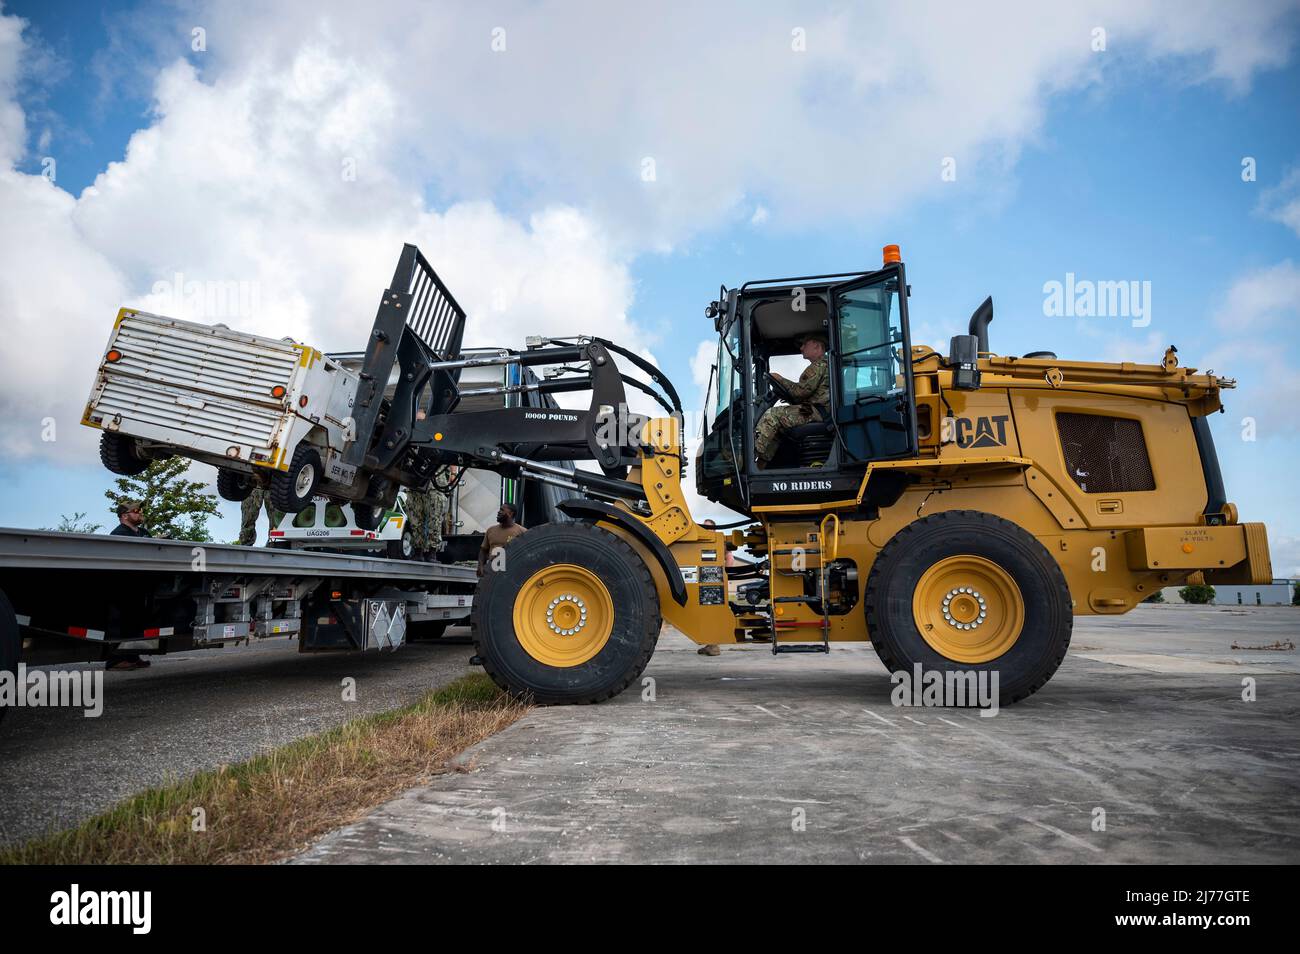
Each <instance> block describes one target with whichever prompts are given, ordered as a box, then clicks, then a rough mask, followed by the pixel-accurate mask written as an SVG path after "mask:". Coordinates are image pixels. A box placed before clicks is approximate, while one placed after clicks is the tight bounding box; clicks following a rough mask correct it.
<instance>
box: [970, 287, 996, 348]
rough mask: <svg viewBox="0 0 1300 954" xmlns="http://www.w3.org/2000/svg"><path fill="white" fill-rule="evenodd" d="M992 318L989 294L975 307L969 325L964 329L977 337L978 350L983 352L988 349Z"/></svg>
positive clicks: (991, 299)
mask: <svg viewBox="0 0 1300 954" xmlns="http://www.w3.org/2000/svg"><path fill="white" fill-rule="evenodd" d="M992 320H993V296H992V295H990V296H989V297H988V298H985V299H984V304H982V305H980V306H979V307H978V308H976V309H975V313H974V314H973V315H971V316H970V325H969V326H968V327H967V329H966V331H967V333H968V334H972V335H974V336H975V337H976V338H978V339H979V343H980V351H982V352H984V353H985V354H987V353H988V350H989V322H990V321H992Z"/></svg>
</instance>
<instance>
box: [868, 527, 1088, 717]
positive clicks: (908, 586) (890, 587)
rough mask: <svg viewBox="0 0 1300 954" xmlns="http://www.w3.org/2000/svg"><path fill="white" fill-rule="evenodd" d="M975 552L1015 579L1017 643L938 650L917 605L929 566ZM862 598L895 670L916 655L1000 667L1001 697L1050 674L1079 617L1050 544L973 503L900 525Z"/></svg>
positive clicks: (1019, 693) (1018, 694) (956, 664)
mask: <svg viewBox="0 0 1300 954" xmlns="http://www.w3.org/2000/svg"><path fill="white" fill-rule="evenodd" d="M971 557H975V558H980V559H982V560H985V561H988V562H989V563H992V564H994V565H995V566H996V567H997V568H999V569H1000V570H1001V571H1002V573H1004V574H1005V575H1006V576H1007V577H1009V578H1010V579H1011V580H1012V581H1014V583H1015V586H1016V587H1017V588H1018V589H1019V594H1020V601H1021V602H1020V605H1021V609H1022V612H1023V624H1022V625H1021V626H1020V628H1019V635H1018V637H1016V638H1015V641H1014V643H1012V644H1011V645H1010V646H1009V647H1008V648H1006V649H1005V651H1003V652H1001V654H1000V655H998V656H997V657H996V658H993V659H990V660H988V661H984V662H971V661H961V660H954V659H951V658H948V657H947V656H945V655H943V654H941V653H940V652H939V651H938V650H936V648H935V647H934V646H932V645H931V643H930V642H927V640H926V639H925V637H923V636H922V635H921V631H920V628H919V626H918V624H917V617H916V614H915V612H914V607H913V596H914V594H916V593H917V591H918V584H919V583H921V581H922V578H923V577H924V576H925V574H926V573H927V571H929V570H930V569H931V568H932V567H936V565H938V564H939V563H940V562H941V561H944V560H946V559H949V558H957V560H958V561H960V560H963V559H969V558H971ZM863 605H864V610H865V612H866V618H867V633H868V635H869V637H870V639H871V644H872V646H874V647H875V650H876V654H877V655H879V656H880V660H881V662H883V663H884V664H885V666H886V667H887V668H888V669H889V671H890V672H906V673H908V674H909V675H911V674H912V673H913V672H914V669H913V667H914V666H915V665H916V664H918V663H919V664H920V665H921V667H922V670H923V671H924V672H929V671H932V670H938V671H940V672H952V671H962V672H970V671H974V672H980V671H988V672H996V673H997V674H998V695H999V704H1000V705H1010V704H1011V703H1014V702H1018V701H1020V700H1021V699H1024V698H1025V697H1027V696H1029V695H1032V694H1033V693H1034V692H1036V691H1037V690H1038V689H1040V688H1042V686H1043V685H1044V684H1045V683H1046V682H1047V681H1048V680H1049V679H1051V678H1052V674H1053V673H1055V672H1056V670H1057V668H1058V667H1059V666H1060V665H1061V662H1062V661H1063V660H1064V659H1065V654H1066V651H1067V650H1068V649H1069V648H1070V633H1071V629H1072V628H1073V625H1074V614H1073V607H1072V604H1071V600H1070V588H1069V586H1068V585H1067V583H1066V581H1065V575H1064V574H1063V573H1062V572H1061V568H1060V566H1059V565H1058V564H1057V562H1056V561H1055V560H1054V559H1053V558H1052V555H1051V554H1050V553H1049V552H1048V551H1047V549H1046V548H1045V547H1044V546H1043V545H1042V544H1041V543H1039V542H1038V540H1037V539H1035V538H1034V536H1033V535H1031V534H1030V533H1028V532H1027V531H1025V530H1024V529H1023V528H1021V527H1019V526H1017V525H1016V524H1014V523H1012V522H1011V521H1009V520H1004V519H1003V518H1001V517H997V516H994V515H993V514H989V513H982V512H980V511H976V510H951V511H947V512H945V513H936V514H933V515H931V516H929V517H925V518H923V519H921V520H917V521H915V522H914V523H910V524H908V525H907V526H906V527H904V528H903V529H901V530H899V531H898V533H897V534H895V535H894V537H893V539H891V540H890V541H889V542H888V543H887V544H886V545H885V546H884V548H883V549H881V551H880V553H879V554H878V555H877V557H876V560H875V562H874V563H873V564H872V567H871V572H870V574H868V576H867V585H866V592H865V595H864V598H863ZM945 605H946V604H945ZM979 619H980V620H981V623H982V621H983V616H981V617H979ZM989 622H990V623H995V622H996V621H995V620H992V619H990V620H989ZM940 625H942V621H940Z"/></svg>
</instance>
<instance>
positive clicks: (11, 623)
mask: <svg viewBox="0 0 1300 954" xmlns="http://www.w3.org/2000/svg"><path fill="white" fill-rule="evenodd" d="M21 651H22V645H21V644H20V642H19V640H18V617H17V616H16V615H14V608H13V605H12V604H11V603H10V602H9V597H7V596H5V594H4V591H3V590H0V672H7V673H9V678H10V679H11V680H14V682H13V685H14V687H15V688H17V687H18V683H17V678H18V655H19V653H20V652H21ZM7 709H8V706H5V705H2V704H0V719H3V718H4V717H5V711H6V710H7Z"/></svg>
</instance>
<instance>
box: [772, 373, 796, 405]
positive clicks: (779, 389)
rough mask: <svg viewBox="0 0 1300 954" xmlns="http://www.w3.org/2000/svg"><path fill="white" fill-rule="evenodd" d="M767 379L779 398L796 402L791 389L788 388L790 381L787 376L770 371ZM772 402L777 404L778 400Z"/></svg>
mask: <svg viewBox="0 0 1300 954" xmlns="http://www.w3.org/2000/svg"><path fill="white" fill-rule="evenodd" d="M767 380H768V383H769V384H771V385H772V391H773V393H775V394H776V396H777V397H778V398H780V399H781V400H783V401H786V402H788V403H794V401H793V399H792V398H791V397H790V391H789V390H788V388H789V383H788V382H787V381H786V379H785V378H783V377H782V376H781V375H780V374H778V373H777V372H775V371H769V372H768V373H767ZM772 403H773V404H775V403H776V402H775V401H773V402H772Z"/></svg>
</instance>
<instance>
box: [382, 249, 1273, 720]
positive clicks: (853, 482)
mask: <svg viewBox="0 0 1300 954" xmlns="http://www.w3.org/2000/svg"><path fill="white" fill-rule="evenodd" d="M409 291H410V289H407V288H395V289H390V290H389V291H388V292H387V293H386V296H385V306H384V307H386V308H388V310H389V314H388V318H387V319H386V318H385V317H384V315H385V312H384V308H381V312H380V318H379V319H378V320H377V322H376V337H375V340H374V341H373V342H372V351H375V349H380V350H379V351H376V352H375V353H376V354H378V353H380V352H382V350H383V349H384V348H389V349H390V350H391V346H392V343H393V342H397V341H399V340H400V339H401V333H402V322H403V321H404V320H405V319H404V318H403V314H404V311H403V309H405V310H406V311H407V312H409V311H410V302H409V300H408V299H409V297H410V296H409ZM404 296H405V297H404ZM907 305H908V284H907V279H906V276H905V272H904V266H903V262H902V261H901V256H900V255H899V253H898V249H897V247H896V246H886V248H885V254H884V262H883V264H882V267H881V268H879V269H875V270H871V271H865V272H857V273H848V274H832V275H816V276H810V277H803V278H790V279H779V280H772V281H759V282H748V283H746V284H744V285H742V286H740V287H739V288H735V289H730V290H728V289H726V288H725V287H724V288H723V289H722V292H721V294H720V295H719V297H718V299H717V300H716V301H714V302H713V303H711V304H710V305H709V307H708V309H707V314H708V316H709V317H710V318H711V319H712V321H713V325H714V329H715V331H716V332H717V335H718V352H717V361H716V364H715V367H714V374H713V378H712V382H711V385H710V388H709V396H708V407H707V408H706V409H705V414H704V427H703V436H702V440H701V443H700V445H699V449H698V453H697V454H696V455H695V457H694V460H693V461H690V462H689V463H690V464H691V466H692V467H693V469H694V474H693V479H694V481H695V488H696V490H697V491H698V492H699V493H700V494H701V495H702V496H704V497H706V498H707V499H709V500H712V501H715V502H717V503H719V504H723V505H725V506H727V507H728V508H730V509H732V510H734V511H736V512H738V513H740V514H743V515H744V516H745V519H744V520H743V521H741V522H740V523H739V524H734V525H732V526H731V527H723V528H714V527H706V526H701V525H700V524H699V523H697V522H696V520H695V519H694V517H693V516H692V514H691V511H690V508H689V506H688V504H687V502H686V500H685V497H684V494H683V484H682V481H683V479H684V478H685V476H686V473H687V469H688V468H687V464H688V461H687V459H686V456H685V452H684V449H683V438H682V428H681V420H682V408H681V402H680V400H679V398H678V395H677V393H676V391H675V389H674V388H673V386H672V384H671V382H669V381H667V380H666V379H665V378H664V377H663V376H662V374H661V373H660V372H659V371H658V369H657V368H655V367H653V366H652V365H650V364H649V363H648V362H646V361H645V360H644V359H642V358H640V357H639V356H637V355H636V354H634V353H632V352H630V351H628V350H626V349H624V348H621V347H619V346H617V345H615V344H614V343H613V342H610V341H606V340H604V339H601V338H596V337H585V336H584V337H578V338H573V339H563V340H559V339H547V338H535V339H530V340H529V342H528V348H527V349H526V350H523V351H518V352H512V353H509V354H505V355H499V356H496V357H492V358H472V357H471V358H467V357H463V356H460V355H458V354H454V353H447V354H440V353H435V352H433V351H431V350H429V349H425V350H424V352H421V354H420V355H418V360H415V359H412V360H410V361H407V360H405V359H404V361H403V364H402V373H403V375H404V378H403V380H405V381H409V382H410V383H409V386H407V385H406V384H403V385H402V386H399V388H398V390H397V393H396V396H395V397H394V399H393V402H392V403H391V405H387V406H385V407H384V409H383V415H382V416H383V418H384V419H385V420H386V421H387V425H386V428H385V429H384V434H385V435H386V436H385V438H384V443H383V444H380V443H376V445H375V447H374V448H373V453H372V454H371V455H370V456H371V457H373V456H375V455H378V457H377V458H376V459H373V460H372V459H370V458H369V457H366V458H365V459H362V457H360V456H359V457H358V462H359V463H362V464H364V465H365V466H369V467H372V468H373V467H378V466H380V465H382V463H383V461H384V460H392V459H394V458H395V457H398V456H400V455H402V454H405V453H417V454H418V455H419V456H421V457H422V458H427V459H429V460H430V461H431V462H432V461H436V462H437V463H442V464H458V465H461V466H464V467H479V468H487V469H491V470H496V471H499V472H501V473H502V474H503V475H506V476H508V477H520V476H523V477H527V478H529V479H532V480H538V481H542V482H545V483H549V484H552V485H554V486H556V487H559V488H563V489H566V490H569V491H572V492H573V493H574V496H573V497H571V498H569V499H566V500H564V501H563V502H561V503H560V504H559V508H560V509H561V510H562V511H563V512H564V513H565V514H566V515H567V517H568V518H569V522H556V523H550V524H545V525H543V526H540V527H534V528H532V529H530V530H528V532H526V533H525V534H523V535H522V536H520V537H518V538H516V539H515V540H513V541H512V542H511V543H510V544H509V545H508V546H507V547H505V548H503V549H502V550H501V551H499V553H497V554H495V556H494V559H493V560H492V561H491V562H490V564H489V568H488V571H487V572H486V573H485V575H484V577H483V579H482V580H481V582H480V585H479V588H478V590H477V593H476V596H475V600H474V610H473V633H474V642H475V646H476V649H477V653H478V655H479V657H480V658H481V660H482V663H483V665H484V667H485V669H486V671H487V672H488V673H489V674H490V675H491V677H492V678H493V679H494V680H495V681H496V682H497V683H498V684H499V685H501V686H503V687H504V688H506V689H507V690H509V691H510V692H512V693H514V694H517V695H520V696H525V697H528V698H530V699H533V700H535V701H537V702H540V703H591V702H598V701H601V700H604V699H608V698H610V697H611V696H614V695H616V694H617V693H619V692H620V691H622V690H623V689H624V688H626V687H627V686H628V685H629V684H631V683H632V682H633V681H634V680H636V679H637V677H638V676H639V675H640V674H641V672H642V670H643V669H644V667H645V665H646V663H647V662H648V660H649V659H650V656H651V654H652V653H653V652H654V648H655V643H656V640H657V639H658V636H659V631H660V627H661V624H662V623H663V622H664V621H667V622H669V623H671V624H672V625H673V626H675V627H676V628H677V629H679V630H680V631H681V632H683V633H685V634H686V635H687V636H688V637H690V638H691V639H692V640H694V641H696V642H698V643H728V642H739V641H749V640H758V641H763V642H768V641H770V643H771V648H772V651H773V652H775V653H787V652H788V653H796V652H829V649H830V646H831V645H832V644H833V643H839V642H853V641H870V642H871V643H872V645H873V646H874V647H875V649H876V652H877V653H878V654H879V656H880V658H881V660H882V661H883V662H884V663H885V665H886V666H887V667H888V668H889V669H890V670H891V671H900V670H902V671H907V672H909V673H912V672H914V671H915V667H917V666H920V667H921V668H922V670H924V671H938V672H940V673H944V674H948V673H954V672H957V673H962V674H966V673H970V672H974V673H977V674H978V673H980V672H989V673H996V674H997V677H998V680H997V685H998V693H999V701H1000V703H1001V704H1007V703H1011V702H1015V701H1017V700H1019V699H1023V698H1024V697H1026V696H1028V695H1030V694H1031V693H1033V692H1035V691H1036V690H1038V689H1039V688H1041V687H1042V686H1043V685H1044V684H1045V683H1046V682H1047V681H1048V680H1049V679H1050V678H1051V676H1052V674H1053V673H1054V672H1055V671H1056V669H1057V667H1058V666H1060V664H1061V661H1062V660H1063V659H1064V657H1065V653H1066V650H1067V649H1068V648H1069V644H1070V632H1071V626H1072V622H1073V618H1074V616H1076V615H1080V614H1096V615H1112V614H1120V613H1124V612H1127V611H1128V610H1130V609H1132V608H1133V607H1134V606H1136V605H1137V604H1138V603H1139V602H1141V601H1142V600H1143V599H1145V598H1146V597H1148V596H1150V595H1151V594H1152V593H1154V592H1155V591H1156V590H1158V589H1160V588H1161V587H1165V586H1170V585H1174V584H1181V583H1183V582H1185V581H1200V580H1203V581H1205V582H1208V583H1266V582H1269V581H1270V580H1271V578H1272V570H1271V566H1270V563H1269V554H1268V543H1267V538H1266V535H1265V530H1264V527H1263V525H1262V524H1258V523H1241V522H1239V521H1238V515H1237V508H1236V507H1235V506H1234V505H1233V504H1232V503H1230V502H1229V501H1228V499H1227V497H1226V496H1225V492H1224V487H1223V481H1222V478H1221V476H1220V471H1219V465H1218V461H1217V458H1216V456H1215V449H1214V444H1213V441H1212V439H1211V436H1210V429H1209V426H1208V424H1207V420H1206V418H1207V415H1209V414H1210V413H1212V412H1214V411H1217V410H1220V407H1221V405H1220V392H1221V390H1222V389H1223V388H1229V387H1233V386H1234V382H1233V381H1231V380H1228V379H1225V378H1221V377H1217V376H1215V375H1213V374H1198V373H1196V370H1195V369H1193V368H1185V367H1180V366H1179V363H1178V359H1177V356H1176V353H1175V349H1174V348H1172V347H1171V348H1169V350H1168V351H1167V352H1166V353H1165V355H1164V357H1163V360H1162V361H1161V362H1160V363H1159V364H1134V363H1128V362H1124V363H1119V364H1108V363H1096V362H1083V361H1071V360H1063V359H1059V358H1058V357H1057V356H1056V355H1054V354H1052V353H1050V352H1035V353H1033V354H1028V355H1025V356H1023V357H1011V356H1003V355H998V354H995V353H993V352H992V351H991V350H990V347H989V340H988V326H989V323H990V321H991V320H992V301H991V300H986V301H985V302H984V304H983V305H982V306H981V307H980V308H979V309H977V310H976V312H975V314H974V315H973V316H972V318H971V321H970V327H969V333H968V334H966V335H959V336H956V337H954V338H953V339H952V340H951V342H950V343H949V347H948V351H947V353H946V354H944V353H940V352H938V351H936V350H934V349H933V348H931V347H928V346H926V345H919V344H914V343H913V342H912V339H911V333H910V329H909V325H908V310H907ZM386 322H387V324H385V323H386ZM384 328H386V329H387V330H386V331H383V333H382V334H380V331H381V330H382V329H384ZM809 336H819V337H821V338H822V339H824V342H825V344H826V345H827V347H826V351H825V359H826V362H827V370H828V376H829V384H828V388H827V390H828V392H829V393H828V397H827V398H826V400H825V403H824V404H820V405H818V406H806V407H805V408H804V410H805V412H806V413H805V414H803V415H801V416H800V418H799V421H796V423H795V424H794V426H787V427H786V428H785V429H784V430H783V431H782V432H781V433H780V435H779V440H778V446H777V449H776V452H775V453H774V454H772V455H770V457H769V456H767V455H765V457H766V458H767V459H765V460H763V461H760V459H759V457H758V456H757V455H756V450H755V431H756V428H758V426H759V424H760V420H761V419H762V418H763V415H764V412H765V411H767V410H768V409H769V408H771V407H774V406H776V405H777V404H778V403H779V402H781V400H782V398H783V396H786V397H789V398H790V400H791V402H792V403H793V404H794V405H798V403H799V400H800V399H801V397H804V396H802V395H792V394H790V393H789V390H788V385H789V382H788V381H786V379H784V378H781V377H780V376H779V375H774V373H773V362H774V361H776V360H778V359H780V358H781V357H782V356H786V355H793V354H795V353H797V352H799V350H800V347H801V343H802V342H805V341H806V340H808V338H809ZM615 356H618V357H619V358H621V359H623V360H625V361H627V362H630V363H631V364H632V365H634V366H636V367H639V368H640V369H641V371H642V372H644V373H645V374H646V375H647V376H648V378H649V381H650V382H651V384H652V385H653V387H651V386H648V385H647V384H646V383H645V382H644V381H638V380H637V379H635V378H632V377H628V376H625V375H623V374H622V373H621V372H620V371H619V370H618V366H617V362H616V361H615ZM373 357H374V355H368V364H371V365H373V367H372V371H373V372H374V373H375V374H376V375H379V376H380V377H379V379H380V380H386V379H387V378H388V366H383V367H380V365H382V364H383V362H382V361H380V362H375V361H372V360H371V359H372V358H373ZM391 360H392V359H391V358H390V359H389V363H390V364H391ZM484 362H494V363H500V364H505V365H507V366H508V368H509V367H514V366H517V367H519V368H524V367H539V368H540V367H545V368H547V369H549V370H547V371H546V372H545V373H544V375H543V377H542V378H536V377H532V376H529V382H531V383H521V382H522V381H523V379H522V378H521V377H520V376H518V375H515V376H510V375H507V377H506V380H507V382H508V383H506V384H504V385H501V386H500V388H499V390H502V391H504V392H507V393H509V392H518V391H520V390H521V389H537V390H541V391H543V392H546V393H559V392H564V391H570V392H573V391H589V392H590V394H591V400H590V404H589V406H588V407H586V408H583V409H577V410H568V409H562V408H540V409H539V408H537V407H532V408H529V407H497V408H495V409H493V410H479V411H474V410H465V409H461V408H460V407H459V403H460V399H461V398H462V397H465V396H468V395H470V394H472V393H477V392H471V391H465V392H461V391H460V390H459V385H458V371H459V369H461V368H464V367H469V366H471V365H475V364H481V363H484ZM428 381H434V382H435V383H436V386H435V387H433V388H427V387H424V385H425V383H426V382H428ZM510 382H515V383H510ZM625 386H633V387H637V388H640V389H641V390H643V391H646V392H647V393H650V394H652V395H653V396H654V397H655V398H656V400H658V401H659V403H660V404H661V405H662V407H663V408H664V412H665V413H664V414H663V415H662V416H659V417H653V418H648V417H646V416H643V415H638V414H633V413H630V412H629V411H628V408H627V403H626V390H625ZM534 403H536V402H534ZM786 416H787V418H789V415H786ZM380 458H382V459H380ZM574 461H593V462H594V463H595V465H596V466H597V467H598V468H599V469H598V470H592V469H586V468H584V467H581V466H580V467H578V468H577V469H574V468H573V467H572V462H574ZM562 462H563V463H566V464H567V466H561V463H562ZM728 548H733V549H734V548H747V549H748V551H749V553H751V554H753V555H755V556H756V557H758V558H759V562H758V563H757V564H754V565H751V566H749V567H746V568H744V569H740V568H737V567H729V566H728V565H727V559H726V556H727V550H728ZM742 577H743V579H741V578H742Z"/></svg>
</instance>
